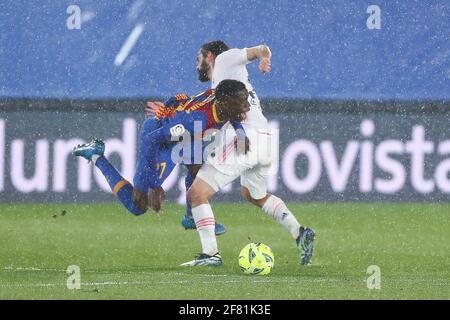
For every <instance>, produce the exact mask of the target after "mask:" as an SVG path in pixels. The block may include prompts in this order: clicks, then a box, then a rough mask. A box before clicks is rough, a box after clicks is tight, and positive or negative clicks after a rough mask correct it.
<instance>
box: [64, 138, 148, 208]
mask: <svg viewBox="0 0 450 320" xmlns="http://www.w3.org/2000/svg"><path fill="white" fill-rule="evenodd" d="M104 152H105V144H104V142H103V141H101V140H98V139H94V140H92V141H91V142H89V143H86V144H82V145H79V146H76V147H75V148H74V150H73V154H74V155H75V156H80V157H83V158H85V159H87V160H88V161H92V162H94V164H95V166H96V167H97V168H99V169H100V171H101V172H102V174H103V175H104V176H105V178H106V180H107V181H108V184H109V186H110V188H111V190H112V192H113V193H114V194H115V195H116V196H117V197H118V198H119V200H120V201H121V202H122V203H123V205H124V206H125V207H126V208H127V209H128V211H130V212H131V213H133V214H134V215H141V214H143V213H144V212H145V211H146V210H147V196H146V194H145V193H143V192H141V191H140V190H137V189H135V188H133V186H132V185H131V184H130V183H129V182H128V181H127V180H125V179H124V178H123V177H122V176H121V174H120V173H119V172H118V171H117V170H116V168H114V166H113V165H112V164H111V163H110V162H109V161H108V160H107V159H106V158H105V157H104V155H103V154H104Z"/></svg>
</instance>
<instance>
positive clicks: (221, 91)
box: [215, 79, 247, 100]
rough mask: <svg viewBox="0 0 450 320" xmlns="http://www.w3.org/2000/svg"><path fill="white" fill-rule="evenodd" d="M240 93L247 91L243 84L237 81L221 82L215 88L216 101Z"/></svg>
mask: <svg viewBox="0 0 450 320" xmlns="http://www.w3.org/2000/svg"><path fill="white" fill-rule="evenodd" d="M241 91H247V88H246V87H245V84H243V83H242V82H240V81H237V80H231V79H227V80H222V81H220V83H219V84H218V85H217V87H216V92H215V95H216V99H218V100H220V99H223V98H228V97H231V96H234V95H237V94H238V93H239V92H241Z"/></svg>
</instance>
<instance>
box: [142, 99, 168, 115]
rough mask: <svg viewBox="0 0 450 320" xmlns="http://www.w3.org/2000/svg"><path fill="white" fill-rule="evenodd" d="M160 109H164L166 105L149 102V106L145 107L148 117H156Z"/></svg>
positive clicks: (158, 102)
mask: <svg viewBox="0 0 450 320" xmlns="http://www.w3.org/2000/svg"><path fill="white" fill-rule="evenodd" d="M160 107H164V103H162V102H160V101H148V102H147V106H146V107H145V112H146V113H147V116H149V117H154V116H156V113H157V112H158V110H159V108H160Z"/></svg>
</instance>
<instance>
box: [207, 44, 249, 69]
mask: <svg viewBox="0 0 450 320" xmlns="http://www.w3.org/2000/svg"><path fill="white" fill-rule="evenodd" d="M249 62H250V61H248V59H247V48H244V49H230V50H227V51H225V52H223V53H221V54H219V55H218V56H217V58H216V62H215V63H216V64H219V65H222V66H227V67H228V68H232V67H234V66H242V65H244V66H245V65H246V64H248V63H249Z"/></svg>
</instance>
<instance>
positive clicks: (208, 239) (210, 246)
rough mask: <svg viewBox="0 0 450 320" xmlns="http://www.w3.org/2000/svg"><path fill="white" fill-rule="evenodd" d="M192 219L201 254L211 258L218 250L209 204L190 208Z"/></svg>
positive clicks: (212, 214)
mask: <svg viewBox="0 0 450 320" xmlns="http://www.w3.org/2000/svg"><path fill="white" fill-rule="evenodd" d="M192 217H193V218H194V221H195V225H196V226H197V231H198V234H199V235H200V241H201V243H202V249H203V253H206V254H209V255H210V256H212V255H214V254H216V253H217V252H219V249H217V240H216V233H215V230H214V229H215V227H216V222H215V220H214V213H213V211H212V208H211V206H210V205H209V203H208V204H201V205H199V206H197V207H195V208H192Z"/></svg>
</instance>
